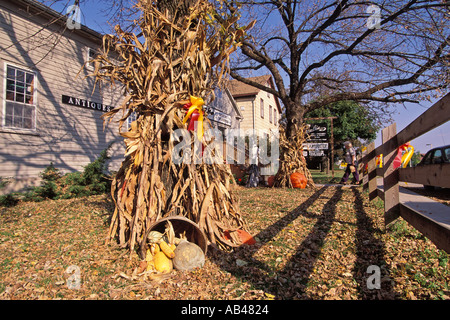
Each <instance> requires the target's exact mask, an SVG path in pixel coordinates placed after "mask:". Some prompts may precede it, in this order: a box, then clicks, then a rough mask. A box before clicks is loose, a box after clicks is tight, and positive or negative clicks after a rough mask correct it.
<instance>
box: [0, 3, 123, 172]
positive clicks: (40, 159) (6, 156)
mask: <svg viewBox="0 0 450 320" xmlns="http://www.w3.org/2000/svg"><path fill="white" fill-rule="evenodd" d="M46 23H48V21H46V20H45V19H43V18H41V17H40V16H36V15H34V16H30V15H29V14H28V13H26V12H24V11H23V10H18V9H17V8H16V6H15V5H14V4H11V3H10V2H2V3H1V4H0V75H1V76H0V79H1V90H0V101H1V104H0V119H1V122H0V124H1V125H2V126H1V127H0V176H2V177H15V178H25V177H36V176H38V174H39V173H40V172H41V171H42V170H43V169H44V168H45V167H46V166H47V165H49V164H50V162H53V163H54V165H55V166H56V167H58V168H59V169H61V170H63V171H64V172H72V171H78V170H81V169H82V167H83V166H85V165H86V164H88V163H89V162H91V161H93V160H94V159H95V158H97V157H98V155H99V154H100V152H101V151H102V150H104V149H105V148H106V147H107V146H108V145H109V144H110V143H113V146H112V148H111V155H112V159H111V163H110V169H111V170H117V169H118V168H119V165H120V162H121V161H122V159H123V151H124V149H123V143H122V138H120V136H119V135H118V126H117V124H116V123H115V122H113V123H110V124H109V125H108V126H107V127H106V128H105V130H104V129H103V120H102V119H101V118H100V117H101V115H102V114H103V113H102V112H101V111H94V110H89V109H85V108H80V107H76V106H70V105H67V104H63V103H61V96H62V95H63V94H64V95H68V96H73V97H77V98H82V99H86V100H90V101H95V102H99V103H103V104H107V105H111V106H117V105H118V104H119V103H120V99H121V90H120V89H119V88H117V89H116V90H114V89H111V88H101V89H100V88H98V87H97V88H96V90H95V91H94V92H93V88H94V80H93V78H85V77H86V75H87V72H86V70H83V71H82V72H80V73H79V71H80V69H81V68H82V66H83V64H84V63H85V61H86V57H87V50H88V48H92V49H98V47H99V45H100V44H101V39H95V38H92V39H89V38H87V37H83V36H82V35H81V33H79V32H76V31H70V30H68V31H65V32H64V33H63V34H62V35H61V34H60V32H61V30H62V27H61V26H57V25H52V26H49V27H48V28H44V29H43V27H42V26H43V25H45V24H46ZM7 64H12V65H14V66H17V67H19V68H23V69H29V70H32V71H34V72H36V74H37V87H36V90H37V107H36V130H35V131H24V130H14V129H8V128H4V127H3V111H4V91H5V79H4V74H5V67H6V65H7Z"/></svg>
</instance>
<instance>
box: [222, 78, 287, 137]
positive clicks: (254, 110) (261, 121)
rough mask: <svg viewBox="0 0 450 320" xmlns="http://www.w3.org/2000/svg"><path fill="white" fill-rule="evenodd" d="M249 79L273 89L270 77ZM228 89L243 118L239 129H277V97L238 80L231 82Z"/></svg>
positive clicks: (278, 118) (279, 109)
mask: <svg viewBox="0 0 450 320" xmlns="http://www.w3.org/2000/svg"><path fill="white" fill-rule="evenodd" d="M249 79H251V80H253V81H255V82H258V83H261V84H263V85H265V86H268V87H270V88H274V83H273V80H272V76H270V75H265V76H259V77H253V78H249ZM228 88H229V90H230V92H231V95H232V96H233V98H234V100H235V101H236V104H237V106H238V108H239V110H240V112H241V113H242V116H243V120H242V122H241V129H244V130H247V129H256V130H257V129H262V130H276V129H278V126H279V121H280V114H281V106H280V102H279V100H278V98H277V97H275V96H274V95H273V94H270V93H267V92H265V91H263V90H261V89H258V88H255V87H253V86H250V85H248V84H245V83H243V82H240V81H238V80H231V81H230V82H229V86H228Z"/></svg>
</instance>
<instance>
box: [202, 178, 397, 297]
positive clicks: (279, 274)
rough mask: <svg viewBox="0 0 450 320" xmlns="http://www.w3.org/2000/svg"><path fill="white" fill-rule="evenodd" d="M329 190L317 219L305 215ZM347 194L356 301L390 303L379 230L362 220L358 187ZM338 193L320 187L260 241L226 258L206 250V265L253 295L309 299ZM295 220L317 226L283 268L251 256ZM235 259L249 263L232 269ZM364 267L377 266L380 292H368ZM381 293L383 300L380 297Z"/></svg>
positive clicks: (261, 235)
mask: <svg viewBox="0 0 450 320" xmlns="http://www.w3.org/2000/svg"><path fill="white" fill-rule="evenodd" d="M330 188H332V189H330ZM329 189H330V190H333V189H334V192H333V194H332V196H331V197H330V198H329V200H328V201H327V202H326V203H325V204H324V205H323V207H322V209H321V211H320V212H318V213H317V214H315V213H311V212H308V208H310V207H311V206H312V204H313V203H314V202H315V201H316V200H318V199H319V198H320V196H321V195H322V194H323V193H324V192H325V191H326V190H329ZM351 189H352V191H353V193H354V196H355V202H354V204H353V206H354V209H355V211H356V212H357V214H356V221H357V222H356V236H355V241H356V256H357V259H356V262H355V264H354V268H353V278H354V281H356V283H357V284H358V298H359V299H383V298H393V292H392V288H391V284H390V283H391V282H390V279H389V270H388V268H387V264H386V262H385V261H384V252H385V250H384V244H383V242H382V241H380V240H378V239H377V238H376V237H375V233H377V232H380V230H378V229H376V228H375V227H374V225H373V222H372V220H371V218H370V217H369V216H368V215H367V212H366V211H365V209H364V205H363V199H362V195H361V193H360V191H359V190H358V187H352V188H351ZM342 194H343V188H342V187H329V186H324V187H322V188H320V189H318V190H317V191H316V192H315V193H314V194H312V195H311V196H310V197H309V198H308V199H307V200H306V201H304V202H303V203H302V204H301V205H299V206H298V207H297V208H295V209H294V210H292V211H291V212H289V213H288V214H287V215H285V216H283V217H282V218H280V219H279V220H277V221H276V222H275V223H273V224H272V225H270V226H269V227H267V228H266V229H264V230H262V231H261V232H259V233H258V234H257V235H255V237H257V238H258V239H259V240H260V241H259V242H258V243H257V244H255V245H252V246H248V245H244V246H242V247H240V248H237V249H236V250H235V251H234V252H232V253H230V254H228V255H225V254H224V253H223V252H220V251H217V250H214V249H212V250H210V251H209V252H210V254H209V256H210V259H211V261H213V262H214V263H216V264H217V265H218V266H219V267H221V268H222V269H223V270H225V271H227V272H230V273H231V274H233V275H235V276H236V277H238V278H240V279H241V280H242V281H245V282H250V283H251V284H252V286H253V287H254V288H255V289H256V290H263V291H264V292H266V293H269V294H271V295H273V296H275V299H312V297H310V296H309V295H308V293H307V292H306V288H307V285H308V281H309V277H310V275H311V273H312V272H313V271H314V266H315V264H316V262H317V261H318V259H319V257H320V255H321V252H322V249H323V246H324V243H325V239H326V237H327V235H328V234H329V232H330V229H331V226H332V224H333V223H334V222H335V221H336V213H337V208H336V205H337V203H338V202H339V201H340V200H341V198H342ZM300 216H304V217H308V218H316V219H317V221H316V222H315V224H314V226H313V227H312V229H311V231H310V233H309V234H308V235H307V236H306V237H305V238H304V240H303V241H302V242H301V243H300V244H299V245H298V246H297V247H296V249H295V253H294V254H293V255H292V256H291V257H290V258H289V260H288V261H287V263H286V265H285V266H284V268H283V269H281V270H276V269H275V268H274V267H273V266H270V265H267V264H266V263H264V262H261V261H259V260H257V259H255V258H254V257H253V256H254V254H255V252H256V251H257V250H258V249H260V248H261V247H262V246H264V245H266V244H268V243H269V242H270V241H272V240H273V239H274V238H275V237H276V235H277V234H278V233H280V232H281V231H282V230H283V229H284V228H285V227H287V226H288V225H289V224H290V223H291V222H293V221H294V220H295V219H297V218H298V217H300ZM305 254H306V256H305ZM238 258H239V259H244V260H245V261H248V265H246V267H245V268H241V267H239V266H237V265H236V263H235V260H236V259H238ZM369 265H377V266H379V267H380V268H381V279H380V280H381V289H380V290H369V289H368V288H367V279H368V277H369V276H370V275H371V274H369V273H367V268H368V266H369ZM381 291H382V292H383V295H380V292H381Z"/></svg>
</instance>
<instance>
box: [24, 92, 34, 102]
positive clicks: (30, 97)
mask: <svg viewBox="0 0 450 320" xmlns="http://www.w3.org/2000/svg"><path fill="white" fill-rule="evenodd" d="M25 103H27V104H33V96H32V95H29V94H27V95H26V96H25Z"/></svg>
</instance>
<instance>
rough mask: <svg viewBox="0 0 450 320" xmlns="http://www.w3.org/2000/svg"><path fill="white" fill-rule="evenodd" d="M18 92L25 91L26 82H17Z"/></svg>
mask: <svg viewBox="0 0 450 320" xmlns="http://www.w3.org/2000/svg"><path fill="white" fill-rule="evenodd" d="M16 92H19V93H24V92H25V83H24V82H16Z"/></svg>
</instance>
